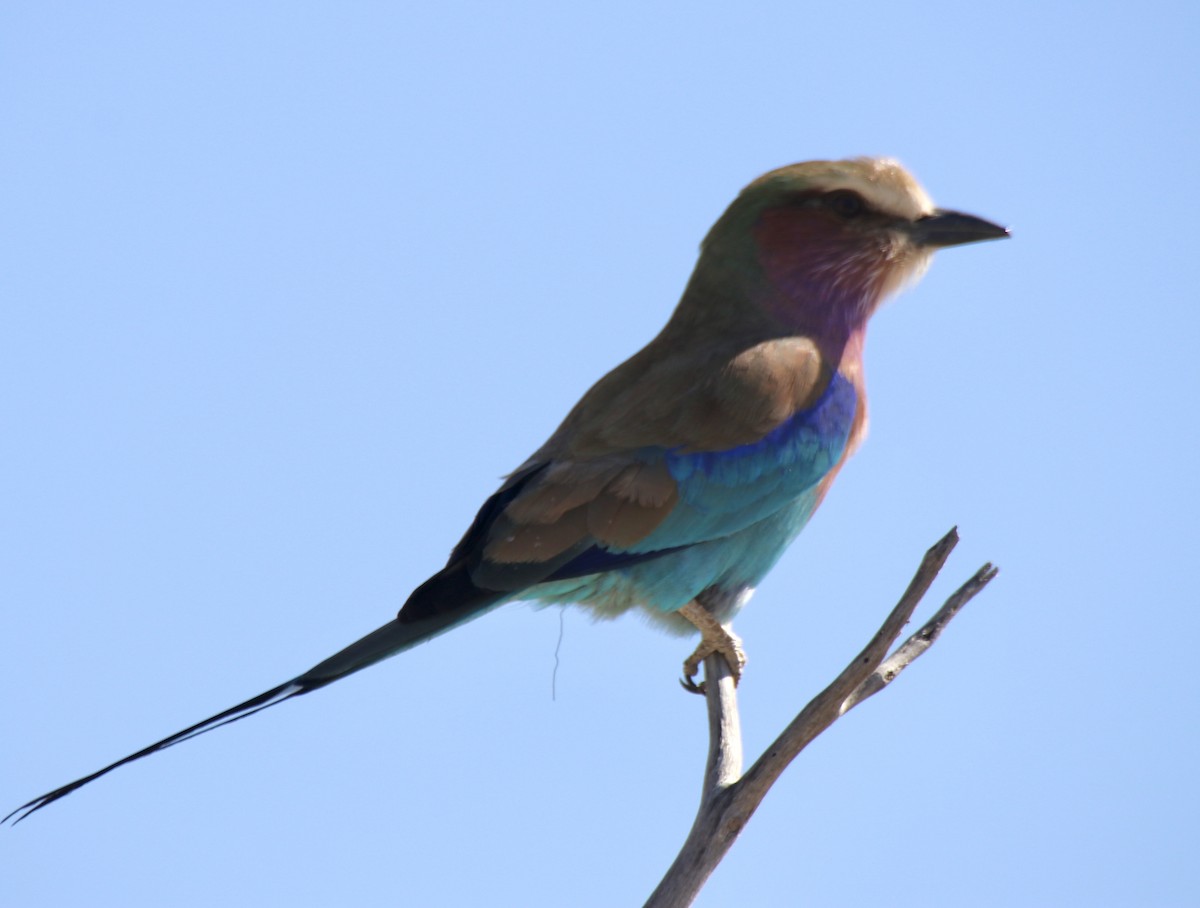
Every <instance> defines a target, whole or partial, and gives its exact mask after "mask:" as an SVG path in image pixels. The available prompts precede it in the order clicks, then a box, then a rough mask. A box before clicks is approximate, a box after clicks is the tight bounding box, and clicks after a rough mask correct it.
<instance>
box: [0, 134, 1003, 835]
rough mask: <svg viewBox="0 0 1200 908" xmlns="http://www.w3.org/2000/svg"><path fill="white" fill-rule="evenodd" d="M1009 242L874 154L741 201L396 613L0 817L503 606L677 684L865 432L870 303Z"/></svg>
mask: <svg viewBox="0 0 1200 908" xmlns="http://www.w3.org/2000/svg"><path fill="white" fill-rule="evenodd" d="M1007 236H1009V231H1008V230H1007V229H1006V228H1005V227H1001V226H999V225H997V224H995V223H993V222H991V221H987V220H984V219H983V218H979V217H976V216H974V215H969V214H964V213H961V212H958V211H952V210H947V209H942V208H937V207H935V206H934V205H933V203H932V201H931V200H930V198H929V196H928V195H927V194H926V192H925V190H924V189H922V187H921V186H920V184H919V183H918V182H917V181H916V179H915V178H914V177H913V176H912V175H911V174H910V173H909V172H908V171H907V170H906V169H905V168H904V167H903V166H902V165H901V164H899V163H898V162H897V161H895V160H892V159H889V158H852V159H847V160H821V161H807V162H804V163H799V164H792V165H789V166H786V167H781V168H778V169H776V170H772V171H770V172H768V173H766V174H764V175H762V176H760V177H759V178H758V179H756V180H754V181H753V182H751V183H750V184H749V185H748V186H746V188H745V189H743V190H742V191H741V192H740V193H739V194H738V195H737V196H736V198H735V199H734V200H733V202H732V203H731V204H730V205H729V207H728V208H727V209H726V210H725V212H724V213H723V214H722V215H721V216H720V217H719V218H718V220H717V221H716V223H715V224H714V225H713V226H712V228H711V229H710V230H709V231H708V233H707V235H706V236H705V238H704V240H703V242H702V243H701V245H700V253H699V258H698V260H697V263H696V266H695V269H694V271H693V273H692V275H691V277H690V279H689V280H688V282H687V284H686V286H685V289H684V291H683V294H682V297H681V298H680V301H679V303H678V304H677V306H676V308H675V310H674V311H673V313H672V314H671V316H670V318H669V319H668V321H667V323H666V325H665V326H664V327H663V329H662V330H661V331H660V332H659V334H658V335H657V336H656V337H654V338H653V339H652V340H651V341H650V342H649V343H648V344H647V345H646V346H645V347H644V348H642V349H641V350H640V351H639V352H638V353H636V354H634V355H633V356H632V357H630V358H629V359H628V360H626V361H625V362H623V363H621V364H620V365H618V366H617V367H616V368H615V369H613V370H612V371H611V372H609V373H608V374H607V375H605V376H604V377H603V378H601V379H600V380H599V381H598V382H596V384H595V385H593V386H592V387H591V388H590V390H588V391H587V392H586V393H585V394H584V395H583V397H582V398H581V399H580V400H579V402H578V403H577V404H576V405H575V407H574V408H573V409H571V410H570V412H569V413H568V414H567V416H566V418H565V419H564V420H563V421H562V423H561V424H560V425H559V427H558V428H557V429H556V430H555V431H554V433H553V434H552V435H551V436H550V438H549V439H548V440H547V441H546V442H545V444H543V445H542V446H541V447H540V448H538V449H537V450H536V451H535V452H534V453H533V454H532V455H531V456H530V457H529V458H528V459H527V460H526V461H525V462H524V463H522V464H521V465H520V466H518V467H517V469H516V470H514V471H513V472H512V473H510V474H509V475H508V476H507V477H506V478H505V480H504V481H503V484H502V485H501V486H500V488H499V489H498V490H497V491H496V493H495V494H493V495H492V496H491V497H490V498H488V499H487V500H486V501H485V502H484V504H483V506H482V507H481V508H480V509H479V511H478V513H477V514H476V515H475V518H474V520H473V521H472V522H471V523H470V525H469V526H468V527H467V530H466V532H465V533H464V534H463V536H462V538H461V539H460V540H459V542H458V544H457V545H455V546H454V548H453V550H452V551H451V553H450V557H449V559H448V560H447V562H446V565H445V567H443V568H442V569H441V570H440V571H438V572H437V573H435V574H433V575H432V576H431V577H429V579H428V580H426V581H425V582H424V583H422V584H421V585H420V586H418V587H417V588H416V589H415V590H414V591H413V592H412V593H411V595H409V597H408V599H407V600H406V601H405V603H404V605H403V607H402V608H401V609H400V610H399V613H398V614H397V616H396V617H395V618H393V619H392V620H391V621H389V622H388V623H387V624H384V625H383V626H382V627H380V628H378V629H377V630H375V631H373V632H371V633H369V634H367V635H366V636H365V637H362V638H361V639H359V640H357V641H356V642H354V643H351V644H350V645H349V646H347V647H346V648H344V649H342V650H341V651H339V652H337V653H336V654H334V655H333V656H330V657H329V658H328V659H325V660H323V661H321V662H319V663H318V664H317V665H315V666H313V667H312V668H310V669H309V670H308V671H306V672H303V673H301V674H299V675H297V676H296V677H294V678H292V679H291V680H289V681H285V682H284V683H282V684H280V685H278V686H276V687H273V688H271V689H270V690H268V691H265V692H263V693H261V694H259V695H258V696H256V697H252V698H250V699H249V700H246V701H245V702H243V703H239V704H238V705H237V706H234V707H231V708H230V709H227V710H224V711H223V712H220V713H217V714H216V715H214V716H211V717H210V718H208V719H205V720H204V721H202V722H198V723H196V724H194V725H191V726H189V727H187V728H185V729H182V730H181V731H178V732H176V733H175V734H173V735H170V736H168V737H166V738H163V739H162V740H160V741H157V742H155V743H154V744H151V745H149V746H148V747H145V748H143V749H141V750H139V751H137V752H135V753H132V754H130V755H128V756H126V757H123V758H122V759H120V760H117V761H116V762H114V763H111V764H109V765H108V766H105V767H103V768H102V769H99V770H97V771H96V772H93V773H91V774H89V775H86V776H84V777H82V778H80V779H77V780H75V781H74V782H70V783H68V784H66V785H63V786H62V787H60V788H56V789H54V790H53V791H50V792H47V793H46V794H43V795H41V796H39V797H37V798H34V799H33V800H31V801H28V802H27V803H25V804H23V805H22V806H21V807H18V808H17V809H16V810H14V811H12V812H11V813H10V814H8V816H7V817H5V818H4V822H7V821H9V820H11V821H12V822H13V823H16V822H20V821H21V820H23V819H25V818H27V817H28V816H29V815H30V814H32V813H34V812H35V811H38V810H41V809H42V808H43V807H46V806H47V805H49V804H51V803H53V802H55V801H57V800H59V799H61V798H63V797H65V796H66V795H68V794H70V793H72V792H74V791H76V790H77V789H79V788H81V787H82V786H84V785H86V784H88V783H90V782H92V781H95V780H96V779H98V778H100V777H101V776H103V775H105V774H107V773H109V772H111V771H112V770H114V769H116V768H118V767H120V766H124V765H125V764H128V763H131V762H133V761H135V760H139V759H141V758H143V757H146V756H149V755H150V754H153V753H156V752H158V751H160V750H163V749H165V748H167V747H171V746H173V745H175V744H179V743H181V742H183V741H186V740H188V739H190V738H193V737H195V736H197V735H200V734H203V733H205V732H208V731H211V730H213V729H215V728H218V727H220V726H223V725H227V724H229V723H231V722H236V721H240V720H242V719H245V718H247V717H249V716H252V715H254V714H255V713H258V712H261V711H262V710H264V709H268V708H270V707H273V706H276V705H278V704H280V703H282V702H284V701H286V700H290V699H292V698H294V697H299V696H302V695H304V694H308V693H311V692H312V691H315V690H318V689H319V688H322V687H325V686H326V685H328V684H332V683H333V682H334V681H337V680H339V679H341V678H345V677H346V676H347V675H351V674H353V673H355V672H358V671H360V670H362V669H364V668H367V667H368V666H371V665H374V664H376V663H378V662H380V661H382V660H384V659H387V658H389V657H391V656H394V655H396V654H398V653H401V652H403V651H405V650H407V649H409V648H411V647H413V646H415V645H417V644H419V643H422V642H425V641H427V640H430V639H431V638H433V637H436V636H437V635H439V634H442V633H444V632H446V631H449V630H451V629H453V628H455V627H457V626H459V625H461V624H463V623H465V622H467V621H471V620H474V619H475V618H478V617H480V616H482V615H484V614H486V613H487V612H489V611H491V610H493V609H495V608H496V607H498V606H500V605H502V604H504V603H506V602H510V601H513V600H528V601H533V602H535V603H541V604H555V603H557V604H567V603H575V604H578V605H580V606H583V607H585V608H587V609H590V610H591V612H592V613H593V615H594V616H596V617H598V618H612V617H616V616H617V615H620V614H622V613H624V612H627V611H629V610H631V609H638V610H640V611H642V612H643V613H644V614H646V615H648V616H650V618H651V619H653V621H654V622H655V623H657V624H660V625H663V626H664V627H665V628H667V629H668V630H672V631H675V632H679V633H687V632H693V633H694V632H695V631H696V630H699V632H700V635H701V639H700V643H699V645H698V646H697V648H696V650H695V652H693V653H692V654H691V655H690V656H689V657H688V659H687V660H686V661H685V663H684V678H683V681H684V686H685V687H688V688H689V689H691V690H694V691H697V692H703V686H702V685H701V684H697V683H696V682H695V680H694V679H695V676H696V674H697V672H698V671H699V666H700V664H701V662H702V660H703V659H705V658H706V657H707V656H709V655H712V654H713V653H719V654H721V655H722V656H723V657H724V658H725V660H726V661H727V662H728V663H729V666H730V669H731V673H732V674H733V676H734V678H735V681H736V680H737V679H739V678H740V677H741V673H742V670H743V666H744V664H745V655H744V649H743V647H742V645H741V642H740V641H739V640H738V638H737V637H736V636H735V635H734V634H733V633H732V629H731V627H730V623H731V621H732V618H733V616H734V615H735V614H736V613H737V612H738V610H739V609H741V608H742V607H743V606H744V605H745V604H746V601H747V600H748V599H749V598H750V596H751V594H752V593H753V592H754V590H755V588H756V587H757V586H758V585H759V582H760V581H761V580H762V579H763V578H764V577H765V576H766V574H767V573H768V572H769V571H770V570H771V568H772V567H773V566H774V565H775V563H776V561H777V560H778V559H779V557H780V556H781V555H782V554H783V552H784V550H785V549H787V548H788V546H789V545H790V544H791V543H792V541H793V540H794V539H795V538H796V536H797V535H798V534H799V533H800V531H801V530H802V529H803V528H804V526H805V524H806V523H807V522H808V520H809V518H810V517H812V515H813V512H814V511H815V510H816V509H817V507H818V506H819V505H820V504H821V502H822V500H823V499H824V498H825V495H826V493H827V492H828V491H829V488H830V486H831V484H832V483H833V481H834V479H835V478H836V477H837V475H838V472H839V471H840V470H841V468H842V466H843V465H844V464H845V463H846V460H847V458H849V457H850V455H851V454H852V453H853V452H854V451H855V450H856V449H857V448H858V447H859V445H860V444H861V442H862V440H863V437H864V435H865V433H866V431H867V396H866V386H865V380H864V374H863V345H864V340H865V336H866V328H867V323H868V321H869V319H870V317H871V316H872V314H873V313H874V312H875V311H876V310H877V309H878V307H879V306H880V304H881V303H882V302H883V301H884V300H885V299H886V298H888V297H889V296H891V295H893V294H894V293H895V292H897V291H898V290H900V289H901V288H902V287H904V286H905V285H908V284H911V283H914V282H915V281H916V280H917V279H918V278H920V277H921V275H922V274H923V273H924V271H925V269H926V268H927V266H928V264H929V262H930V259H931V257H932V254H933V252H934V251H936V250H938V249H941V248H945V247H949V246H958V245H963V244H967V243H974V242H978V241H983V240H993V239H1000V238H1003V237H1007Z"/></svg>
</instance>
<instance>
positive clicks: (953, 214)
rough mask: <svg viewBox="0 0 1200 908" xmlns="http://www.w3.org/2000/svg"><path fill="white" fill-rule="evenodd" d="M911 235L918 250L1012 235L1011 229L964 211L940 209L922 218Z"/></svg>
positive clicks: (914, 224) (915, 224)
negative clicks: (921, 247) (925, 247)
mask: <svg viewBox="0 0 1200 908" xmlns="http://www.w3.org/2000/svg"><path fill="white" fill-rule="evenodd" d="M908 229H909V233H910V235H911V236H912V238H913V241H914V242H915V243H916V244H917V245H918V246H931V247H933V248H934V249H940V248H942V247H943V246H961V245H962V244H963V243H978V242H980V241H981V240H1000V239H1004V238H1005V237H1006V236H1008V235H1009V233H1008V228H1007V227H1001V226H1000V225H999V224H993V223H992V222H991V221H985V220H984V219H983V218H977V217H975V215H973V214H963V213H962V212H961V211H946V210H945V209H943V208H938V209H937V210H936V211H934V212H933V214H928V215H926V216H925V217H923V218H918V219H917V220H915V221H913V222H912V224H911V225H910V226H909V228H908Z"/></svg>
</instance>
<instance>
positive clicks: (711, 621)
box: [679, 599, 746, 694]
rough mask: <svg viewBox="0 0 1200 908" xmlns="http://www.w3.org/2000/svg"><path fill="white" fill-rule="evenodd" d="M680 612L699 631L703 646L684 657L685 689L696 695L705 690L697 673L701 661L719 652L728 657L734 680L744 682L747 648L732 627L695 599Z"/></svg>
mask: <svg viewBox="0 0 1200 908" xmlns="http://www.w3.org/2000/svg"><path fill="white" fill-rule="evenodd" d="M679 614H680V615H682V616H683V617H684V618H686V619H687V620H688V621H690V622H691V623H692V624H694V625H695V626H696V629H697V630H698V631H700V645H699V646H697V647H696V651H695V652H694V653H692V654H691V655H690V656H688V657H687V658H686V659H684V660H683V678H681V679H680V681H679V683H680V684H682V685H683V689H684V690H687V691H691V692H692V693H693V694H703V693H704V682H703V681H701V682H699V683H696V675H697V674H698V673H699V671H700V665H701V663H703V662H704V660H705V659H706V658H708V657H709V656H711V655H712V654H713V653H720V654H721V655H722V656H723V657H724V658H725V662H726V663H727V664H728V665H729V670H730V672H732V673H733V683H734V684H737V683H738V682H739V681H741V680H742V669H743V668H745V667H746V651H745V650H744V649H742V640H741V638H740V637H738V636H737V635H736V634H735V633H734V632H733V630H732V628H730V627H729V626H727V625H724V624H722V623H721V622H720V621H718V620H717V619H716V618H714V617H713V615H712V612H710V611H709V610H708V609H706V608H705V607H704V606H703V605H701V604H700V603H699V602H697V601H696V600H694V599H693V600H692V601H691V602H689V603H688V604H687V605H685V606H684V607H683V608H681V609H680V610H679Z"/></svg>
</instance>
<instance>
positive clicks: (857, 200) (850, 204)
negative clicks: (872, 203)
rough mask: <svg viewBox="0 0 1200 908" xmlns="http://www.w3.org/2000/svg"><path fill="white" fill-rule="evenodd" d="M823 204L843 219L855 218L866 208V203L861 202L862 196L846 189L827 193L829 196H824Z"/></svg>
mask: <svg viewBox="0 0 1200 908" xmlns="http://www.w3.org/2000/svg"><path fill="white" fill-rule="evenodd" d="M825 204H826V205H828V206H829V209H830V210H831V211H833V212H834V213H835V214H837V215H840V216H841V217H844V218H853V217H857V216H858V215H860V214H862V213H863V211H864V210H866V207H867V206H866V203H865V202H863V199H862V196H860V195H859V194H858V193H857V192H851V191H850V190H848V189H843V190H840V191H838V192H831V193H829V195H827V196H825Z"/></svg>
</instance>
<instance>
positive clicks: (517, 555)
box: [474, 337, 832, 579]
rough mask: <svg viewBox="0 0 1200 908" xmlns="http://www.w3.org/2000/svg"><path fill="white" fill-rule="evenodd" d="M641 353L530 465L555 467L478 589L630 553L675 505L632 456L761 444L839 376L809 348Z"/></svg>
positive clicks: (768, 344) (510, 524)
mask: <svg viewBox="0 0 1200 908" xmlns="http://www.w3.org/2000/svg"><path fill="white" fill-rule="evenodd" d="M652 346H653V345H652ZM648 349H649V348H648ZM645 353H646V351H643V353H642V354H639V355H638V356H635V357H634V358H633V359H631V360H629V361H628V362H626V363H625V364H624V365H622V366H620V367H618V368H617V369H616V370H614V371H613V372H611V373H609V375H608V376H606V377H605V378H604V379H602V380H601V381H600V382H598V383H597V385H596V386H595V387H593V388H592V390H591V391H589V392H588V393H587V394H586V395H585V396H584V398H583V399H582V400H581V401H580V402H579V404H578V405H577V406H576V408H575V409H574V410H573V411H572V412H571V414H570V415H569V416H568V417H567V419H566V421H565V422H564V423H563V425H562V426H561V427H560V428H559V430H558V432H556V433H555V435H554V436H553V437H552V438H551V439H550V441H549V442H547V444H546V445H545V446H544V447H543V448H542V449H541V451H539V452H538V454H536V455H534V458H533V459H531V461H530V463H531V464H532V463H536V462H537V461H539V460H541V461H543V462H544V461H546V460H549V461H550V466H549V467H547V468H546V469H545V470H544V471H543V472H541V473H540V474H539V475H537V476H535V477H534V478H533V479H532V480H531V481H529V482H528V483H527V484H526V485H525V487H524V488H522V489H521V491H520V492H519V493H518V494H517V495H516V496H515V497H514V498H513V500H512V501H510V502H509V503H508V504H507V506H506V507H505V509H504V511H503V512H502V513H501V514H500V515H499V517H498V518H497V519H496V520H495V521H494V523H493V524H492V526H491V528H490V530H489V532H488V533H487V537H486V544H485V545H484V548H483V552H482V556H483V558H482V563H481V564H480V565H479V566H478V567H477V568H476V569H475V571H474V573H476V574H478V578H479V579H482V578H484V576H485V575H489V576H490V574H491V573H492V572H493V570H510V569H516V568H517V566H520V565H526V566H529V567H531V568H532V567H533V566H535V565H539V564H543V565H550V564H551V563H554V564H562V563H563V562H564V561H565V560H566V559H569V558H570V557H573V556H574V555H575V554H577V553H579V552H581V551H583V550H584V549H586V548H588V547H590V546H592V545H596V544H599V545H602V546H605V547H610V548H617V549H626V548H629V547H631V546H633V545H634V544H636V543H637V542H638V541H640V540H642V539H644V538H645V537H646V536H648V535H649V534H650V533H652V532H653V531H654V530H655V529H656V528H657V527H658V526H659V525H660V524H661V523H662V521H663V520H664V519H665V518H666V516H667V515H668V514H669V513H670V512H671V509H672V508H673V507H674V506H675V503H676V501H677V500H678V490H677V489H676V486H675V481H674V479H673V478H672V477H671V475H670V473H669V472H668V470H667V467H666V465H665V464H663V463H661V462H660V463H645V462H641V461H637V460H631V455H632V454H633V452H635V451H637V450H638V449H642V448H647V447H670V448H674V449H676V450H682V451H721V450H728V449H730V448H734V447H737V446H738V445H742V444H748V443H751V442H755V441H757V440H759V439H760V438H762V437H763V436H764V435H766V434H767V433H768V432H770V431H771V430H772V429H774V428H776V427H777V426H779V425H780V424H782V423H783V422H784V421H786V420H787V419H788V418H789V417H791V416H792V415H793V414H794V413H795V412H796V411H797V410H801V409H805V408H807V407H808V406H809V405H811V403H812V402H813V401H815V400H816V398H817V397H818V396H819V395H820V393H821V392H822V391H823V390H824V388H825V387H826V385H827V384H828V382H829V378H830V376H831V374H832V372H831V370H830V369H829V368H828V367H827V366H826V364H825V363H824V362H823V361H822V359H821V355H820V353H819V351H818V350H817V347H816V345H815V344H813V343H812V342H811V341H809V340H806V339H804V338H794V337H793V338H781V339H774V340H768V341H764V342H761V343H754V344H742V345H738V344H734V343H732V342H729V343H726V344H725V345H724V346H718V347H713V348H710V349H709V351H708V354H707V355H704V356H699V357H697V356H696V355H695V349H694V348H693V355H691V356H683V355H679V356H674V357H671V356H666V357H662V356H661V353H662V351H661V350H660V351H656V354H655V356H652V357H648V358H647V357H646V356H645ZM528 466H529V464H527V465H526V467H527V468H528ZM521 571H522V574H524V573H525V569H524V568H522V569H521Z"/></svg>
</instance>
